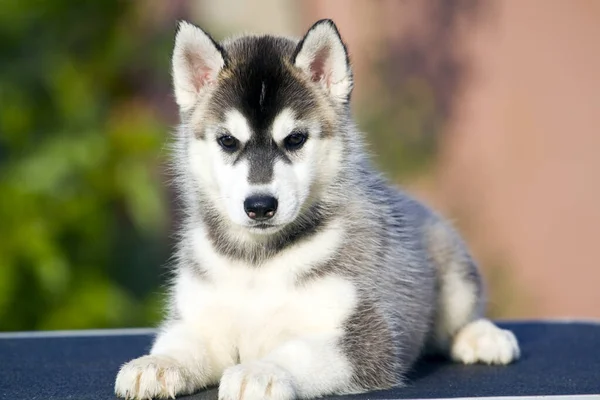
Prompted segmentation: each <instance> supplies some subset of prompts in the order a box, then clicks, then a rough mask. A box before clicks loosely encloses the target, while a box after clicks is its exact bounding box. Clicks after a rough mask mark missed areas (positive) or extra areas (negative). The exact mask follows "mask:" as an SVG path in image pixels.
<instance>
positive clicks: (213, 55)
mask: <svg viewBox="0 0 600 400" xmlns="http://www.w3.org/2000/svg"><path fill="white" fill-rule="evenodd" d="M224 66H225V53H224V51H223V49H222V48H221V46H219V45H218V44H217V42H215V41H214V40H213V39H212V38H211V37H210V36H209V35H208V34H207V33H205V32H204V31H203V30H202V29H200V28H198V27H196V26H194V25H192V24H190V23H188V22H185V21H181V22H180V23H179V29H178V32H177V36H176V38H175V49H174V50H173V87H174V89H175V100H176V101H177V104H178V105H179V107H180V108H181V110H183V111H186V110H189V109H190V108H191V107H192V106H193V105H194V104H195V103H196V101H197V100H198V98H199V95H200V93H201V92H202V89H204V88H205V87H206V85H209V84H210V83H212V82H214V81H215V80H216V79H217V75H218V74H219V71H221V69H222V68H223V67H224Z"/></svg>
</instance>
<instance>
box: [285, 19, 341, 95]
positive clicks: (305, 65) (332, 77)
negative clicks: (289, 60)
mask: <svg viewBox="0 0 600 400" xmlns="http://www.w3.org/2000/svg"><path fill="white" fill-rule="evenodd" d="M293 60H294V64H295V65H296V66H297V67H298V68H300V69H301V70H302V71H304V73H306V74H307V75H308V76H309V77H310V79H311V80H312V81H313V82H318V83H320V84H321V85H323V87H324V88H325V89H326V90H327V92H328V93H329V94H330V95H331V96H332V97H333V98H334V99H335V100H337V101H339V102H341V103H346V102H347V101H348V100H349V98H350V93H351V92H352V71H351V69H350V61H349V59H348V53H347V51H346V46H345V45H344V42H343V41H342V38H341V37H340V33H339V31H338V29H337V27H336V26H335V24H334V23H333V21H332V20H330V19H322V20H320V21H318V22H316V23H315V24H314V25H313V26H312V27H311V28H310V29H309V30H308V32H307V33H306V35H305V36H304V38H303V39H302V40H301V41H300V43H298V47H297V48H296V53H295V54H294V58H293Z"/></svg>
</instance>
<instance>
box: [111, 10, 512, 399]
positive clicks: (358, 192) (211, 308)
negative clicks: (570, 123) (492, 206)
mask: <svg viewBox="0 0 600 400" xmlns="http://www.w3.org/2000/svg"><path fill="white" fill-rule="evenodd" d="M173 85H174V90H175V99H176V101H177V104H178V105H179V108H180V114H181V126H180V128H179V130H178V132H177V139H176V152H175V165H176V170H177V183H178V185H179V189H180V191H181V194H182V198H183V202H184V207H185V211H186V215H185V221H184V223H183V227H182V230H181V236H180V242H179V246H178V253H177V255H178V257H177V261H176V268H175V277H174V280H173V282H172V286H171V292H170V307H169V309H168V316H167V318H166V319H165V321H164V323H163V324H162V326H161V328H160V330H159V332H158V335H157V337H156V341H155V342H154V345H153V347H152V350H151V351H150V354H149V355H146V356H143V357H140V358H137V359H135V360H133V361H130V362H128V363H126V364H125V365H123V366H122V368H121V370H120V371H119V373H118V376H117V379H116V383H115V392H116V394H117V395H118V396H120V397H125V398H135V399H147V398H167V397H175V396H178V395H183V394H189V393H193V392H195V391H198V390H200V389H202V388H205V387H207V386H211V385H217V384H218V385H219V389H218V393H219V399H222V400H233V399H235V400H240V399H245V400H254V399H274V400H283V399H294V398H312V397H318V396H323V395H328V394H344V393H358V392H365V391H369V390H374V389H386V388H391V387H394V386H398V385H401V384H402V383H403V376H404V375H405V373H406V372H407V371H408V370H409V369H410V368H411V366H412V365H413V363H414V361H415V360H416V359H417V358H418V357H419V356H420V355H422V354H423V353H425V352H428V353H431V352H437V353H442V354H446V355H447V356H448V357H450V358H452V359H453V360H455V361H457V362H462V363H466V364H470V363H478V362H480V363H485V364H508V363H510V362H512V361H514V360H516V359H517V358H518V357H519V347H518V344H517V341H516V339H515V337H514V335H513V334H512V333H511V332H509V331H506V330H502V329H500V328H498V327H497V326H496V325H494V324H493V323H492V322H490V321H489V320H487V319H484V313H483V309H484V303H485V300H484V293H483V288H482V283H481V279H480V275H479V273H478V271H477V267H476V265H475V263H474V262H473V260H472V259H471V257H470V255H469V253H468V251H467V249H466V248H465V245H464V244H463V242H462V241H461V239H460V238H459V236H458V235H457V233H456V232H455V231H454V230H453V229H452V227H450V226H449V225H448V224H447V223H446V222H445V221H444V220H442V219H441V218H440V217H439V216H438V215H436V214H435V213H434V212H432V211H431V210H429V209H428V208H427V207H425V206H424V205H422V204H421V203H419V202H417V201H416V200H414V199H412V198H411V197H409V196H408V195H406V194H405V193H403V192H402V191H400V190H398V189H396V188H394V187H392V186H390V185H389V184H388V183H387V182H386V181H385V180H384V178H382V177H381V176H380V175H379V174H378V173H377V172H376V171H374V170H373V168H372V166H371V163H370V161H369V158H368V156H367V154H366V152H365V149H364V146H363V138H362V135H361V134H360V132H358V130H357V128H356V126H355V124H354V122H353V120H352V117H351V115H350V105H349V101H350V93H351V91H352V72H351V69H350V63H349V59H348V53H347V50H346V47H345V45H344V43H343V41H342V39H341V37H340V34H339V33H338V30H337V28H336V26H335V25H334V23H333V22H332V21H331V20H321V21H319V22H317V23H316V24H314V25H313V26H312V27H311V28H310V30H309V31H308V33H306V35H305V36H304V38H302V39H301V40H299V41H297V40H292V39H288V38H283V37H274V36H241V37H237V38H233V39H230V40H226V41H224V42H222V43H217V42H215V41H214V40H213V39H212V38H211V37H210V36H209V35H208V34H207V33H205V32H204V31H202V30H201V29H200V28H197V27H196V26H194V25H191V24H189V23H187V22H181V23H180V26H179V30H178V33H177V37H176V41H175V49H174V53H173Z"/></svg>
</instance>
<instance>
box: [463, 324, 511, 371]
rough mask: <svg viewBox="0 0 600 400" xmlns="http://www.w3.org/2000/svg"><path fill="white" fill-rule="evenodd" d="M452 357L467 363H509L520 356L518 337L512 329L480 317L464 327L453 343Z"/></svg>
mask: <svg viewBox="0 0 600 400" xmlns="http://www.w3.org/2000/svg"><path fill="white" fill-rule="evenodd" d="M451 354H452V359H454V361H458V362H462V363H465V364H473V363H477V362H481V363H485V364H508V363H510V362H512V361H515V360H516V359H518V358H519V356H520V351H519V344H518V343H517V338H515V335H513V333H512V332H511V331H507V330H504V329H500V328H498V327H497V326H496V325H494V323H492V322H491V321H489V320H487V319H479V320H477V321H473V322H471V323H470V324H468V325H466V326H465V327H464V328H462V329H461V330H460V331H459V332H458V333H457V334H456V336H455V338H454V342H453V343H452V352H451Z"/></svg>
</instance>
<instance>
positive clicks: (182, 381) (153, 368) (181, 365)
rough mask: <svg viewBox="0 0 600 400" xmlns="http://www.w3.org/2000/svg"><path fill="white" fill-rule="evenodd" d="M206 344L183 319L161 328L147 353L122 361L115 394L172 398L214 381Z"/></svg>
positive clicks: (126, 396)
mask: <svg viewBox="0 0 600 400" xmlns="http://www.w3.org/2000/svg"><path fill="white" fill-rule="evenodd" d="M208 360H209V359H208V357H207V354H206V347H205V345H204V344H203V343H202V340H201V339H200V338H199V337H197V336H196V335H194V332H193V330H191V329H190V328H189V327H187V326H186V325H185V324H184V323H183V322H173V323H170V324H169V325H167V326H166V327H164V328H163V330H162V331H161V332H160V333H159V334H158V337H157V339H156V342H155V343H154V346H153V347H152V350H151V352H150V354H149V355H147V356H143V357H140V358H136V359H135V360H132V361H129V362H128V363H126V364H124V365H123V366H122V367H121V369H120V370H119V373H118V375H117V379H116V382H115V394H116V395H117V396H119V397H124V398H127V399H151V398H161V399H166V398H174V397H175V396H177V395H182V394H190V393H193V392H195V391H197V390H198V389H200V388H203V387H206V386H207V385H209V384H211V383H215V381H216V379H215V378H214V377H213V376H212V371H211V365H209V362H208Z"/></svg>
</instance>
